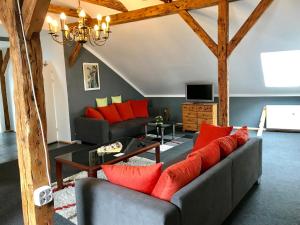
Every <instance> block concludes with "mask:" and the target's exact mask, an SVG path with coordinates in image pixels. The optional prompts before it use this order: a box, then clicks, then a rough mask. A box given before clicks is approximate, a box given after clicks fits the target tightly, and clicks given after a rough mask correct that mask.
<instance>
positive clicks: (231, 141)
mask: <svg viewBox="0 0 300 225" xmlns="http://www.w3.org/2000/svg"><path fill="white" fill-rule="evenodd" d="M216 141H217V142H218V143H219V146H220V149H221V157H222V158H225V157H226V156H228V155H230V154H231V153H232V152H233V151H234V150H236V148H237V146H238V143H237V139H236V137H235V136H233V135H230V136H225V137H221V138H219V139H217V140H216Z"/></svg>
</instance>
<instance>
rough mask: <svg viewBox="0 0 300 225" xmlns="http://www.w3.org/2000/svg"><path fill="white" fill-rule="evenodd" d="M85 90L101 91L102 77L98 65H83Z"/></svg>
mask: <svg viewBox="0 0 300 225" xmlns="http://www.w3.org/2000/svg"><path fill="white" fill-rule="evenodd" d="M82 67H83V81H84V90H85V91H93V90H100V75H99V64H98V63H83V66H82Z"/></svg>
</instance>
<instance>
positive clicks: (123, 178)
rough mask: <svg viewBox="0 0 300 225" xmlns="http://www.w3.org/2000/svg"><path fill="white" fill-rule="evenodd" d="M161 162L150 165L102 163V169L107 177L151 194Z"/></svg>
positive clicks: (112, 181)
mask: <svg viewBox="0 0 300 225" xmlns="http://www.w3.org/2000/svg"><path fill="white" fill-rule="evenodd" d="M161 167H162V164H161V163H158V164H154V165H151V166H128V165H103V166H102V169H103V171H104V173H105V175H106V177H107V179H108V180H109V181H110V182H111V183H114V184H117V185H121V186H124V187H127V188H130V189H133V190H136V191H140V192H143V193H146V194H151V192H152V190H153V188H154V186H155V185H156V183H157V181H158V179H159V177H160V175H161Z"/></svg>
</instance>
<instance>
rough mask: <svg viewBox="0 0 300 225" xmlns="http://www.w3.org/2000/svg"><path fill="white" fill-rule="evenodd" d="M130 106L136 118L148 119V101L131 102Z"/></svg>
mask: <svg viewBox="0 0 300 225" xmlns="http://www.w3.org/2000/svg"><path fill="white" fill-rule="evenodd" d="M129 102H130V105H131V108H132V111H133V114H134V116H135V117H141V118H148V117H149V112H148V103H149V101H148V100H147V99H143V100H130V101H129Z"/></svg>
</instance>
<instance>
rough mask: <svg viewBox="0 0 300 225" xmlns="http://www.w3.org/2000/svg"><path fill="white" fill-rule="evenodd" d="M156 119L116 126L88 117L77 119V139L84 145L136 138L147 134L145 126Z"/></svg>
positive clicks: (136, 120)
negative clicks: (122, 138) (123, 138)
mask: <svg viewBox="0 0 300 225" xmlns="http://www.w3.org/2000/svg"><path fill="white" fill-rule="evenodd" d="M152 121H154V118H152V117H149V118H136V119H132V120H126V121H122V122H119V123H115V124H111V125H110V124H109V123H108V122H107V121H106V120H95V119H90V118H86V117H78V118H76V119H75V133H76V139H77V140H80V141H82V142H83V143H89V144H104V143H107V142H109V141H111V140H115V139H118V138H121V137H125V136H126V137H135V136H137V135H140V134H144V133H145V124H147V123H148V122H152Z"/></svg>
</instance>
